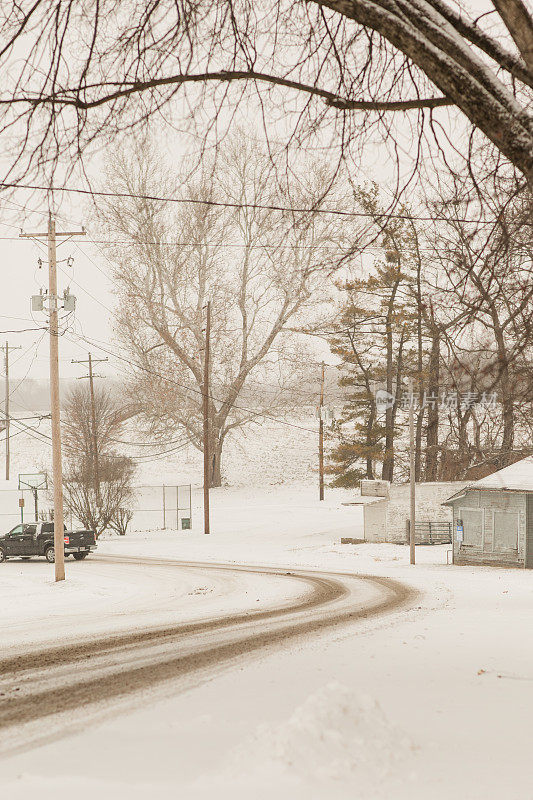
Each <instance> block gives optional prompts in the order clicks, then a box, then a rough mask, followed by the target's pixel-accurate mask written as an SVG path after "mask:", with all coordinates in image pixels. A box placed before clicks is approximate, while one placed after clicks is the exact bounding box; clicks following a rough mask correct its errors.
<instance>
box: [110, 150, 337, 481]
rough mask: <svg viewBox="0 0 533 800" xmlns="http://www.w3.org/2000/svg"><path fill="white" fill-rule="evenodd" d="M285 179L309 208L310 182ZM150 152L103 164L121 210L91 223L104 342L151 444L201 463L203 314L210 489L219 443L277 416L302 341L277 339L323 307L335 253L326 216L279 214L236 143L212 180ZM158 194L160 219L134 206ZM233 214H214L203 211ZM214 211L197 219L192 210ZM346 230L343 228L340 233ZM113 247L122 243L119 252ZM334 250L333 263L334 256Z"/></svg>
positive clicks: (256, 157) (255, 166) (311, 176)
mask: <svg viewBox="0 0 533 800" xmlns="http://www.w3.org/2000/svg"><path fill="white" fill-rule="evenodd" d="M306 172H307V174H302V175H300V176H299V190H298V191H296V190H295V196H296V195H299V198H300V201H301V205H302V206H304V207H307V206H309V205H311V206H312V205H315V204H316V203H318V204H319V206H318V207H319V208H320V201H319V198H320V195H321V193H322V192H323V188H324V187H323V184H324V176H323V175H322V174H321V173H319V174H318V175H317V174H316V173H313V172H310V171H309V170H308V169H307V170H306ZM184 174H186V172H185V171H182V172H181V173H180V172H177V173H174V174H172V170H171V169H169V167H168V165H167V164H166V163H165V162H164V160H163V159H162V157H161V155H160V152H159V151H158V150H156V149H154V147H153V146H152V145H140V146H138V147H137V148H136V149H135V150H134V152H133V153H132V152H131V151H128V152H127V153H125V152H124V151H121V153H120V154H118V155H117V156H116V157H115V158H114V159H113V160H112V162H111V166H110V169H109V174H108V180H107V185H108V187H110V188H112V189H113V190H116V191H118V192H119V193H123V194H125V195H129V196H123V197H122V198H120V199H115V198H113V200H110V201H109V202H108V203H106V204H105V205H104V206H102V211H101V214H100V225H101V226H102V227H103V228H105V232H106V238H107V239H109V238H111V239H115V240H116V241H118V242H119V244H116V245H110V246H108V247H107V250H106V252H107V255H108V257H109V259H110V260H111V261H112V263H113V265H114V282H115V286H116V287H117V290H118V300H119V302H118V318H117V324H116V330H117V333H118V335H119V337H120V339H121V340H122V342H123V344H124V345H125V347H126V349H127V351H128V352H129V353H130V354H131V357H132V362H133V364H134V365H135V369H134V374H133V376H132V378H133V384H132V393H133V394H134V396H135V401H136V403H137V404H138V406H140V408H141V409H142V411H141V418H142V419H143V420H144V422H145V424H146V425H147V426H148V429H149V430H150V433H151V435H152V436H156V437H158V438H159V439H160V440H161V441H164V440H165V439H166V438H168V436H169V435H171V436H172V435H174V434H175V432H176V429H178V430H180V429H181V430H183V429H184V430H185V431H186V432H187V434H188V436H189V438H190V440H191V441H192V443H193V444H194V445H195V446H196V447H198V448H199V449H202V446H203V444H202V393H203V387H204V366H205V365H204V356H205V335H206V334H205V325H206V304H207V302H208V301H210V303H211V319H212V325H211V359H210V390H209V396H208V404H209V419H210V428H209V447H210V453H212V457H213V462H212V471H211V482H212V485H213V486H218V485H220V483H221V479H222V473H221V458H222V449H223V445H224V441H225V440H226V437H227V436H228V434H229V433H230V432H231V431H232V430H234V429H236V428H240V427H242V426H243V425H246V424H248V423H250V422H253V421H256V422H257V421H259V420H261V419H264V418H265V417H275V416H277V415H278V414H279V413H280V412H281V411H283V412H284V413H285V412H286V411H287V410H288V408H289V406H290V397H291V394H290V391H289V390H290V389H291V387H292V388H294V386H295V378H297V377H298V376H301V375H302V374H307V370H308V361H307V359H308V353H307V352H306V351H305V350H303V347H304V345H303V343H302V337H301V336H298V334H297V333H295V332H293V331H291V330H289V327H292V328H296V327H298V325H301V322H302V317H301V315H302V313H303V311H304V310H305V312H306V313H307V314H308V313H312V307H313V306H314V305H320V303H322V302H323V293H322V291H318V290H319V289H323V288H324V287H325V286H327V280H328V274H329V272H330V271H331V270H332V269H335V266H336V264H338V262H339V260H340V258H341V255H342V244H343V242H344V243H345V246H346V249H348V247H349V244H350V243H349V241H348V240H347V231H348V230H349V227H350V226H347V225H344V224H343V225H340V224H339V223H338V221H337V220H336V219H334V218H333V219H332V218H331V216H329V215H321V214H320V213H319V211H317V213H312V214H308V213H306V214H300V215H298V216H296V215H294V214H282V213H279V212H278V211H276V210H274V209H273V208H272V209H268V210H267V209H265V208H264V207H263V206H261V207H257V206H256V204H257V203H258V202H260V203H261V204H263V205H264V204H266V205H269V206H277V205H280V203H283V197H280V195H279V187H278V184H277V182H276V181H275V180H274V179H273V178H272V168H271V162H270V159H269V156H268V155H267V153H266V152H264V151H261V150H260V149H258V147H256V146H255V145H254V144H252V143H250V141H249V140H247V139H246V138H245V137H244V136H243V135H241V136H239V137H238V138H235V139H233V140H232V141H231V142H227V144H226V146H225V148H224V149H223V151H222V152H220V153H219V154H218V156H217V169H216V172H213V171H212V164H211V163H210V161H209V159H208V158H206V159H205V160H204V162H203V165H202V170H201V174H199V173H196V174H195V177H194V178H193V179H191V178H187V180H185V181H184V180H183V175H184ZM162 192H163V193H167V192H168V193H171V194H172V195H173V196H175V197H177V198H182V199H183V198H186V199H189V200H190V201H191V202H190V203H186V204H185V205H183V204H176V205H170V204H166V203H160V202H158V201H157V200H154V201H149V200H146V199H143V197H141V195H142V196H146V195H158V194H161V193H162ZM219 197H223V198H225V200H226V201H227V200H228V199H229V200H231V201H232V202H233V203H234V204H235V205H234V207H231V208H228V207H224V206H223V207H221V206H218V205H217V198H219ZM208 199H209V200H210V201H211V202H212V203H213V204H214V205H210V206H207V207H206V206H204V205H203V204H202V203H201V202H198V201H202V200H208ZM352 227H353V226H352ZM120 241H123V242H127V244H125V245H121V244H120ZM339 247H340V248H341V249H340V252H339Z"/></svg>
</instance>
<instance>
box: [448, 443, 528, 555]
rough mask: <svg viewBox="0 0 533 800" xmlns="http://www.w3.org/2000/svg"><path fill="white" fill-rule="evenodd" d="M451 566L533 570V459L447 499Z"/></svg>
mask: <svg viewBox="0 0 533 800" xmlns="http://www.w3.org/2000/svg"><path fill="white" fill-rule="evenodd" d="M442 505H445V506H449V507H451V509H452V513H453V563H454V564H488V565H491V564H492V565H496V566H510V567H521V568H526V569H531V568H533V456H528V457H527V458H523V459H522V460H521V461H517V462H516V463H515V464H511V465H510V466H508V467H504V469H501V470H499V471H498V472H494V473H493V474H492V475H488V476H487V477H486V478H482V479H481V480H479V481H476V482H475V483H471V484H469V485H468V486H467V487H466V488H465V489H463V490H462V491H460V492H457V494H455V495H453V496H452V497H450V498H448V500H446V501H445V502H444V503H443V504H442Z"/></svg>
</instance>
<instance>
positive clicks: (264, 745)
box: [0, 488, 533, 800]
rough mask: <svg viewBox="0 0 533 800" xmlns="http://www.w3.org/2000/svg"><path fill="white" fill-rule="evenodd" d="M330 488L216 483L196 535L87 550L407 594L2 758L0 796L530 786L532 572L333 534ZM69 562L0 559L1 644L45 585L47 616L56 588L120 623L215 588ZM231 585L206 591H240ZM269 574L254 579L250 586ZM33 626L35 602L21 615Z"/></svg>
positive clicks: (441, 550)
mask: <svg viewBox="0 0 533 800" xmlns="http://www.w3.org/2000/svg"><path fill="white" fill-rule="evenodd" d="M343 499H345V497H344V495H343V494H342V493H340V492H338V493H332V492H330V493H329V495H328V497H327V499H326V501H325V503H323V504H319V503H318V502H317V501H316V500H315V492H314V491H311V490H303V489H301V490H295V489H285V488H282V489H280V490H275V491H274V490H263V491H259V490H255V491H252V490H249V491H247V490H229V489H228V490H217V491H215V492H213V501H212V503H213V526H212V527H213V533H212V535H211V536H209V537H207V536H204V535H203V534H202V533H201V531H200V530H199V529H198V528H197V529H195V530H193V531H192V532H185V531H183V532H182V531H180V532H177V531H167V532H153V533H150V534H148V533H147V534H136V535H131V536H127V537H125V538H124V539H122V538H121V539H119V538H117V537H114V538H110V539H108V540H107V541H104V542H102V543H101V545H100V547H99V551H100V552H101V553H109V554H112V553H115V554H135V555H147V556H164V557H168V558H179V559H184V560H185V559H192V560H205V561H207V560H209V561H217V562H230V563H231V562H239V563H251V564H283V565H287V566H302V567H312V568H316V569H322V570H330V571H340V572H347V571H350V572H352V571H353V572H359V573H365V574H375V575H383V576H390V577H394V578H397V579H398V580H401V581H404V582H406V583H409V584H410V585H412V586H413V587H415V588H416V589H417V590H418V591H419V597H418V599H417V602H416V606H415V607H414V608H411V609H409V610H406V611H400V612H395V613H392V614H389V615H388V616H386V617H383V618H381V619H373V620H367V621H366V622H362V623H361V622H358V623H355V624H354V625H351V626H344V627H340V628H337V629H335V630H334V631H333V632H331V631H330V632H328V633H324V634H320V635H314V636H312V637H310V638H309V639H307V640H297V642H296V643H293V644H292V645H291V646H289V647H286V648H284V649H283V650H282V651H273V652H268V653H266V654H263V655H262V656H257V657H255V658H253V659H248V660H247V661H246V662H244V663H243V664H242V665H240V666H239V668H237V669H233V670H231V671H226V672H224V673H221V674H218V675H217V676H216V677H214V678H213V679H212V680H211V681H207V682H204V683H202V684H201V685H198V686H196V687H192V688H190V689H189V690H188V691H187V692H185V693H183V694H179V695H175V696H172V695H169V696H167V697H165V699H163V700H162V699H154V700H153V702H151V703H145V704H144V706H143V707H142V708H140V709H138V710H136V711H133V712H132V713H129V714H126V715H122V716H117V717H116V718H114V719H110V720H107V721H105V722H103V723H101V724H99V725H97V726H94V727H89V728H87V730H85V731H83V732H81V733H79V734H77V735H76V736H70V737H69V738H68V739H64V740H61V741H59V742H55V743H50V744H48V745H46V746H44V747H41V748H39V749H37V750H32V751H30V752H27V753H24V754H20V755H18V756H14V757H11V758H8V759H5V760H4V761H3V762H2V770H1V772H2V777H1V779H0V780H1V781H2V783H0V788H1V789H3V796H5V797H9V798H13V800H26V798H30V797H32V796H33V795H34V794H35V793H36V792H39V795H40V796H44V797H48V796H50V797H51V796H54V797H56V798H63V797H65V798H66V797H67V796H69V797H70V796H71V795H72V794H73V793H75V794H76V796H77V797H78V798H79V800H85V798H89V797H90V798H93V796H94V794H95V793H99V794H100V795H101V796H103V797H114V798H126V797H127V798H134V800H136V799H137V798H145V797H146V796H148V795H149V796H150V797H151V798H154V800H159V798H173V797H185V798H192V800H195V798H204V797H205V798H207V797H209V798H212V797H213V796H216V797H222V798H226V797H228V798H229V797H232V798H241V797H243V798H244V797H246V798H248V797H249V796H255V797H260V798H263V797H264V798H266V797H269V798H270V797H272V796H278V797H280V798H289V797H290V798H298V799H299V798H304V797H305V798H313V799H314V798H326V797H327V798H365V800H371V799H372V800H373V799H374V798H394V799H396V798H398V800H403V798H409V799H410V800H413V798H415V799H416V800H418V798H427V797H428V796H431V797H433V798H437V800H440V799H441V798H442V800H444V799H445V798H446V799H447V798H450V797H454V796H455V797H458V798H461V800H463V799H464V800H470V799H471V800H474V798H485V799H486V798H503V797H505V798H530V797H533V791H532V790H531V786H530V779H529V770H528V766H529V753H530V741H531V720H530V711H529V709H530V707H531V702H532V699H533V697H532V690H533V668H532V666H531V665H532V663H533V640H532V638H531V636H530V626H531V618H532V617H531V613H532V612H531V608H532V605H533V602H532V601H533V577H532V575H531V573H530V572H522V571H512V570H503V569H493V568H475V569H474V568H466V567H453V566H447V565H446V550H447V548H446V547H419V548H417V559H418V564H417V566H416V567H411V566H410V565H409V564H408V549H407V548H406V547H402V546H396V545H374V544H372V545H371V544H364V545H340V536H341V535H352V536H357V535H358V531H360V519H359V516H358V514H359V512H358V511H357V510H356V509H354V508H350V507H346V506H342V505H341V501H342V500H343ZM196 520H197V521H198V520H199V517H198V515H197V514H196ZM95 564H96V562H95ZM22 566H24V567H25V568H26V567H28V568H31V567H33V566H34V565H33V564H31V565H20V567H17V569H20V568H21V567H22ZM41 566H42V567H43V569H42V570H41ZM85 566H89V562H87V563H86V564H83V563H82V564H68V573H69V579H70V581H71V584H70V587H71V588H67V586H66V585H65V587H61V588H59V590H58V591H57V592H56V589H57V587H54V586H52V585H51V584H50V576H49V572H47V570H49V568H48V567H47V565H44V564H42V565H39V567H38V569H36V570H35V572H33V573H30V572H29V569H28V570H27V571H26V569H25V570H24V574H22V572H21V575H22V578H23V581H24V583H23V584H19V583H18V577H19V576H18V573H14V572H11V573H10V575H11V578H12V582H11V584H10V585H7V584H4V580H5V578H4V576H5V574H6V569H7V570H11V569H12V568H13V567H15V562H13V563H11V564H7V565H4V566H3V567H2V583H3V584H4V589H2V594H3V597H2V598H1V602H2V608H4V609H5V608H6V601H7V598H8V597H9V598H11V599H12V597H13V592H14V591H20V590H18V589H17V588H16V587H17V586H19V585H24V586H26V587H27V593H28V594H27V597H26V598H25V599H23V598H22V595H23V592H20V593H19V595H15V596H16V598H17V599H16V603H17V604H18V605H19V610H18V611H16V610H15V611H13V609H12V608H10V610H9V611H8V612H3V613H9V614H11V617H9V619H10V620H11V623H12V625H13V628H12V639H11V642H12V643H14V641H15V639H16V637H17V636H22V637H23V640H22V639H17V641H18V642H19V643H20V642H27V641H28V636H29V637H30V638H31V633H30V632H29V631H30V629H31V627H32V624H33V623H32V620H28V619H27V617H26V620H25V615H28V614H29V613H30V612H31V614H32V615H33V613H35V611H32V609H37V608H38V606H39V604H40V603H43V604H44V602H45V601H46V603H48V602H49V598H50V596H51V595H53V596H54V597H55V598H56V599H55V601H54V602H56V604H57V605H56V606H55V612H53V617H55V622H54V624H55V625H56V626H59V627H60V626H61V614H60V613H59V612H58V608H60V607H61V600H57V598H58V597H59V598H60V597H61V594H60V593H61V592H63V593H65V592H68V593H69V595H68V599H69V603H70V602H71V601H72V600H73V596H74V594H76V595H77V596H78V597H81V600H80V603H81V606H82V607H80V608H79V612H80V613H81V614H89V613H90V612H91V611H92V610H93V609H94V611H95V614H98V617H99V619H100V623H101V624H102V625H106V626H109V625H115V624H116V623H117V604H118V606H120V604H121V602H123V603H124V608H126V607H129V606H132V608H133V609H134V611H135V613H134V614H133V615H132V622H135V624H137V621H138V616H136V615H137V612H139V613H140V612H141V610H142V609H143V608H144V610H145V611H146V610H147V609H148V608H149V607H150V604H151V603H153V604H154V608H156V609H157V611H156V612H155V616H156V618H158V619H160V617H161V606H162V604H163V603H164V598H165V597H169V596H172V592H174V598H175V602H176V604H181V603H183V606H182V611H183V614H184V616H185V617H188V616H189V615H192V614H193V613H196V612H198V613H200V614H201V613H203V612H202V609H204V612H205V613H210V611H211V610H212V607H213V606H212V605H211V606H210V605H209V604H212V603H213V602H214V598H215V603H216V592H217V587H216V586H212V587H211V588H212V592H209V593H204V594H202V593H198V594H191V592H194V591H195V588H201V586H204V587H205V586H206V585H207V583H206V582H207V581H208V578H207V577H203V576H202V575H201V573H199V574H198V575H196V574H191V578H190V583H189V584H187V585H185V586H183V585H182V586H180V587H179V588H178V589H176V588H175V587H174V588H172V586H171V585H169V579H168V578H165V577H164V574H163V572H161V574H160V575H158V577H157V578H156V579H155V580H154V581H152V584H151V585H152V588H151V589H150V588H149V586H150V581H149V580H148V577H146V579H145V580H143V581H142V582H140V583H139V584H138V585H136V586H134V587H132V585H131V583H132V582H131V576H130V575H128V573H127V571H125V572H124V573H123V575H122V576H120V577H119V578H117V577H115V580H117V581H118V583H117V584H115V585H114V586H112V585H111V581H110V580H109V577H110V575H111V573H109V574H108V575H107V578H106V573H105V571H102V568H103V566H104V565H102V567H100V566H99V570H97V571H95V573H94V575H95V577H94V580H93V578H92V577H91V578H88V575H89V573H88V572H86V573H83V568H84V567H85ZM28 575H29V576H30V577H28ZM113 575H115V576H116V575H117V573H116V570H115V571H114V572H113ZM39 576H40V577H39ZM11 578H10V580H11ZM122 580H123V581H124V584H122V583H121V581H122ZM76 582H77V583H76ZM6 586H7V588H6ZM75 590H76V591H75ZM77 590H80V591H81V592H82V594H81V595H78V592H77ZM239 590H240V588H239V587H236V592H235V594H234V596H232V597H230V598H226V600H224V599H223V600H222V601H221V607H222V604H223V603H224V602H226V603H227V605H228V607H229V606H230V605H232V604H235V603H237V602H239V598H238V595H239ZM245 590H246V589H245ZM276 590H277V587H276V586H274V585H271V584H270V583H269V584H268V586H266V585H265V586H264V593H265V596H264V599H265V602H269V601H272V599H273V595H274V594H275V592H276ZM123 591H124V592H126V594H125V595H124V596H123V597H122V599H121V593H122V592H123ZM283 591H284V592H285V589H283ZM4 592H5V594H4ZM63 597H65V594H63ZM76 602H77V601H76ZM84 604H86V605H85V608H83V605H84ZM193 607H194V611H193ZM73 610H74V611H76V613H77V608H75V609H72V608H70V611H69V613H70V612H71V611H73ZM24 624H26V628H25V629H24ZM43 624H44V623H43V615H41V617H40V618H39V621H38V625H35V624H33V628H34V630H35V628H36V627H41V628H42V626H43ZM122 624H123V623H122ZM17 626H18V627H17ZM2 784H3V785H2Z"/></svg>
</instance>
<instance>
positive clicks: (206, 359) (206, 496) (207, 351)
mask: <svg viewBox="0 0 533 800" xmlns="http://www.w3.org/2000/svg"><path fill="white" fill-rule="evenodd" d="M210 339H211V301H210V300H208V301H207V315H206V321H205V350H204V385H203V390H204V391H203V395H204V396H203V416H204V435H203V439H204V533H211V530H210V526H209V486H210V485H211V469H210V464H209V360H210V350H211V342H210Z"/></svg>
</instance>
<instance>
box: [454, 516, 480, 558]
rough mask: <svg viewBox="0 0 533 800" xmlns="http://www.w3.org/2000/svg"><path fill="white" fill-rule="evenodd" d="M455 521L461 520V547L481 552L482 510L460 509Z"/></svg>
mask: <svg viewBox="0 0 533 800" xmlns="http://www.w3.org/2000/svg"><path fill="white" fill-rule="evenodd" d="M457 519H462V520H463V527H464V534H463V546H465V547H472V548H475V549H479V550H481V549H482V548H483V509H481V508H460V509H458V512H457Z"/></svg>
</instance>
